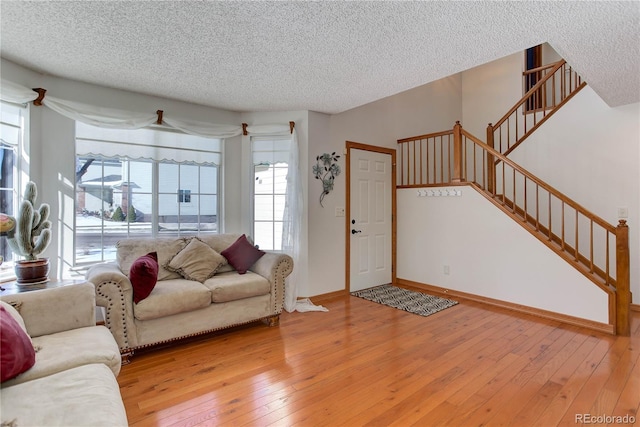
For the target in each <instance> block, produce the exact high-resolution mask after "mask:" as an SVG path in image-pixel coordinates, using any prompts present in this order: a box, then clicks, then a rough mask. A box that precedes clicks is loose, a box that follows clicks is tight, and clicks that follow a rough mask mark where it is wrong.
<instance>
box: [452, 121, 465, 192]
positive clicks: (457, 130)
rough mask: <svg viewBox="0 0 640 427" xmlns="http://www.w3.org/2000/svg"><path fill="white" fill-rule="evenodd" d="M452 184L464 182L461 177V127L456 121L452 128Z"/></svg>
mask: <svg viewBox="0 0 640 427" xmlns="http://www.w3.org/2000/svg"><path fill="white" fill-rule="evenodd" d="M451 178H452V179H451V181H452V182H462V181H464V179H463V177H462V125H461V124H460V121H459V120H458V121H456V124H455V125H454V126H453V176H452V177H451Z"/></svg>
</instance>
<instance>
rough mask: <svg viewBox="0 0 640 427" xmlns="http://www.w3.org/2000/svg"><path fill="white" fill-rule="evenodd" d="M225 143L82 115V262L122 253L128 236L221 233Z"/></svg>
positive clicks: (78, 233)
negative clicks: (90, 120) (102, 123)
mask: <svg viewBox="0 0 640 427" xmlns="http://www.w3.org/2000/svg"><path fill="white" fill-rule="evenodd" d="M221 149H222V140H213V139H208V138H200V137H195V136H191V135H185V134H181V133H175V132H166V131H157V130H153V129H138V130H113V129H102V128H96V127H93V126H89V125H85V124H82V123H77V124H76V150H77V153H76V165H77V166H76V171H77V172H76V228H75V242H76V248H75V263H76V265H78V264H85V263H92V262H98V261H103V260H113V259H115V252H116V251H115V244H116V242H117V241H118V240H120V239H122V238H125V237H135V236H141V237H159V236H167V237H169V236H171V237H173V236H180V235H193V234H202V233H217V232H218V224H219V221H218V218H219V215H218V206H219V203H218V195H219V189H218V182H219V179H218V177H219V173H220V171H219V168H220V166H219V165H220V160H221ZM94 153H97V154H94ZM116 153H119V154H117V155H116ZM185 188H188V190H187V189H185Z"/></svg>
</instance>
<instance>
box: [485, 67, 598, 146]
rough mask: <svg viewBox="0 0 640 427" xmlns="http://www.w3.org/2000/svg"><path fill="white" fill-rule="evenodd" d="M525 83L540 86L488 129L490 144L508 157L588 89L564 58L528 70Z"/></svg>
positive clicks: (528, 93)
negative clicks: (543, 124)
mask: <svg viewBox="0 0 640 427" xmlns="http://www.w3.org/2000/svg"><path fill="white" fill-rule="evenodd" d="M523 80H524V82H525V83H524V84H525V87H528V86H529V85H530V83H531V82H534V81H535V82H537V83H536V84H535V85H534V86H533V87H531V89H529V90H528V91H527V92H526V93H525V94H524V96H523V97H522V99H521V100H520V101H518V102H517V103H516V104H515V105H514V106H513V107H512V108H511V109H510V110H509V111H508V112H507V114H505V115H504V116H503V117H502V118H501V119H500V120H498V121H497V123H496V124H495V125H492V124H491V123H489V126H488V127H487V144H488V145H489V146H490V147H492V148H495V149H496V150H497V151H498V152H500V153H502V154H504V155H505V156H507V155H508V154H509V153H511V152H512V151H513V150H514V149H515V148H516V147H517V146H518V145H520V144H521V143H522V142H523V141H524V140H525V139H526V138H527V137H528V136H529V135H531V133H532V132H534V131H535V130H536V129H537V128H538V127H540V125H542V123H544V122H545V121H546V120H547V119H549V117H551V116H552V115H553V113H554V112H555V111H556V110H557V109H558V108H559V107H561V106H562V105H564V104H565V103H566V102H567V101H569V99H571V98H572V97H573V96H574V95H575V94H576V93H578V92H579V91H580V90H581V89H582V88H583V87H585V86H586V83H585V82H583V81H582V78H581V77H580V76H579V75H578V73H576V72H575V71H574V70H573V69H572V68H571V67H570V66H569V65H567V63H566V61H565V60H564V59H563V60H560V61H558V62H556V63H553V64H549V65H545V66H543V67H539V68H535V69H532V70H527V71H525V72H524V73H523Z"/></svg>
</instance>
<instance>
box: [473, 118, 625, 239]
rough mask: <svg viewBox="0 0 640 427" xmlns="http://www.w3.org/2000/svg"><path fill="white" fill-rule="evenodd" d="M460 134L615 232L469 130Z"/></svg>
mask: <svg viewBox="0 0 640 427" xmlns="http://www.w3.org/2000/svg"><path fill="white" fill-rule="evenodd" d="M462 134H463V135H464V136H466V137H467V138H469V139H470V140H472V141H473V142H474V143H476V144H477V145H480V146H482V148H483V149H484V150H486V151H487V152H488V153H490V154H492V155H493V156H494V157H495V158H497V159H498V160H499V161H502V162H504V163H505V164H507V165H509V167H511V168H513V169H515V170H516V171H518V172H520V173H521V174H522V175H524V176H526V177H527V179H528V180H529V181H531V182H534V183H535V184H536V185H538V186H539V187H540V188H542V189H544V190H545V191H547V192H549V193H551V194H553V195H554V196H556V197H557V198H558V199H560V200H561V201H562V202H564V203H566V204H567V205H569V206H571V207H572V208H574V209H576V210H577V211H580V212H586V213H587V214H588V215H585V216H587V217H588V218H589V219H591V220H593V221H594V222H595V223H596V224H598V225H599V226H601V227H602V228H605V229H606V230H607V231H609V232H611V233H615V232H616V228H615V227H614V226H613V225H611V224H609V223H608V222H607V221H605V220H604V219H602V218H601V217H599V216H598V215H596V214H594V213H591V212H589V211H588V210H587V209H586V208H585V207H584V206H582V205H580V204H579V203H578V202H576V201H574V200H572V199H571V198H569V197H567V196H565V195H564V194H562V193H561V192H560V191H558V190H556V189H555V188H554V187H552V186H551V185H549V184H547V183H546V182H544V181H542V180H541V179H539V178H538V177H536V176H535V175H534V174H532V173H531V172H529V171H528V170H526V169H525V168H523V167H522V166H520V165H518V164H517V163H515V162H514V161H512V160H511V159H510V158H508V157H506V156H504V155H502V154H501V153H499V152H498V151H497V150H495V149H494V148H491V147H489V146H488V145H487V144H485V143H484V142H482V141H480V139H478V138H476V137H475V136H473V135H471V134H470V133H469V132H467V131H465V130H464V129H463V130H462Z"/></svg>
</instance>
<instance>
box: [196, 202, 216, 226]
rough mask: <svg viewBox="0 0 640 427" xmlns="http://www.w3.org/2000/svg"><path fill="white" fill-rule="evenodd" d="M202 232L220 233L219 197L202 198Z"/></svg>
mask: <svg viewBox="0 0 640 427" xmlns="http://www.w3.org/2000/svg"><path fill="white" fill-rule="evenodd" d="M200 230H202V231H218V197H217V196H200Z"/></svg>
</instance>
